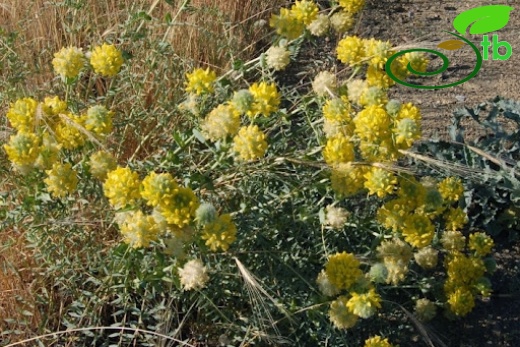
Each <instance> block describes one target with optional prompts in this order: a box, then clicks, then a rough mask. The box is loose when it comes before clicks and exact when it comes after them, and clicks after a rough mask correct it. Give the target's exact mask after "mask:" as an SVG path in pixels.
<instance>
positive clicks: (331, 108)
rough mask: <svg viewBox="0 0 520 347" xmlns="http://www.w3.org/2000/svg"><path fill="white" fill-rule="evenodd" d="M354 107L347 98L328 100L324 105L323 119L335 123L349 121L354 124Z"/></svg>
mask: <svg viewBox="0 0 520 347" xmlns="http://www.w3.org/2000/svg"><path fill="white" fill-rule="evenodd" d="M351 110H352V107H351V105H350V102H349V101H348V99H347V98H346V97H345V96H342V97H340V98H332V99H328V100H327V101H326V102H325V105H323V108H322V111H323V117H325V119H328V120H333V121H347V122H349V123H350V122H352V117H351V115H350V112H351Z"/></svg>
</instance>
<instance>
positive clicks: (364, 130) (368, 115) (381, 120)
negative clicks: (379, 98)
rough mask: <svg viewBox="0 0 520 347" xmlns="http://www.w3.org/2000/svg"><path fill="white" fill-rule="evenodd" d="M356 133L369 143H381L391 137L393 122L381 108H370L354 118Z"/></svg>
mask: <svg viewBox="0 0 520 347" xmlns="http://www.w3.org/2000/svg"><path fill="white" fill-rule="evenodd" d="M354 124H355V126H356V129H355V133H356V134H357V135H358V136H359V137H360V138H361V139H365V140H366V141H368V142H374V143H377V142H380V141H381V140H382V139H385V138H388V137H389V136H390V130H389V129H390V125H391V120H390V116H389V115H388V113H386V111H385V109H384V108H383V107H381V106H368V107H366V108H365V109H363V110H362V111H360V112H359V113H358V114H357V116H356V117H355V118H354Z"/></svg>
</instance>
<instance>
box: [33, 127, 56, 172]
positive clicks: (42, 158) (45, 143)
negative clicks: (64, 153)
mask: <svg viewBox="0 0 520 347" xmlns="http://www.w3.org/2000/svg"><path fill="white" fill-rule="evenodd" d="M60 149H61V146H60V145H59V144H58V143H57V142H56V140H55V139H54V138H53V137H52V136H51V135H50V134H48V133H44V134H43V136H42V141H41V145H40V148H39V150H38V158H36V161H35V163H34V164H35V166H36V167H37V168H39V169H41V170H48V169H50V168H52V165H53V164H54V163H56V162H57V161H58V157H59V154H60Z"/></svg>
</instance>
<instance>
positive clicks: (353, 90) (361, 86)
mask: <svg viewBox="0 0 520 347" xmlns="http://www.w3.org/2000/svg"><path fill="white" fill-rule="evenodd" d="M346 85H347V91H348V100H349V101H350V102H352V103H354V104H357V105H359V99H360V98H361V94H362V93H363V91H364V90H365V88H366V87H367V82H366V81H365V80H362V79H360V78H354V79H353V80H351V81H348V82H347V84H346Z"/></svg>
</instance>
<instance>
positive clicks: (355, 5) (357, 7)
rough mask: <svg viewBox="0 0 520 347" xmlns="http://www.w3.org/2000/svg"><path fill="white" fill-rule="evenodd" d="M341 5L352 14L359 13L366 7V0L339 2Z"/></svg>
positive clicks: (344, 0) (342, 0)
mask: <svg viewBox="0 0 520 347" xmlns="http://www.w3.org/2000/svg"><path fill="white" fill-rule="evenodd" d="M339 5H340V6H341V7H343V8H345V10H347V11H348V12H350V13H353V14H355V13H358V12H359V11H361V9H362V8H363V6H365V0H339Z"/></svg>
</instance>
